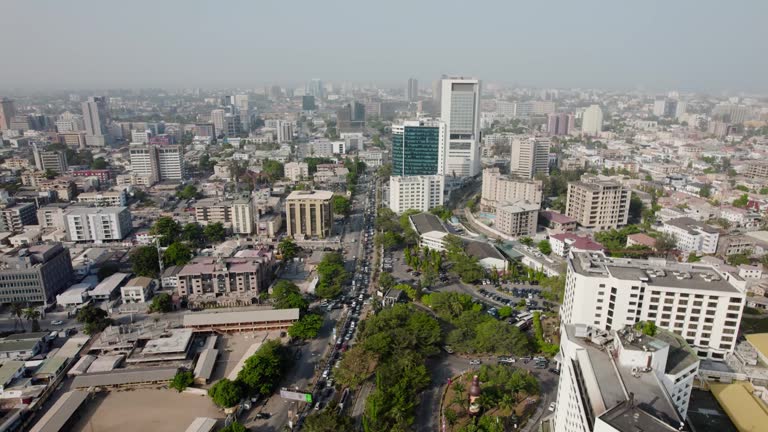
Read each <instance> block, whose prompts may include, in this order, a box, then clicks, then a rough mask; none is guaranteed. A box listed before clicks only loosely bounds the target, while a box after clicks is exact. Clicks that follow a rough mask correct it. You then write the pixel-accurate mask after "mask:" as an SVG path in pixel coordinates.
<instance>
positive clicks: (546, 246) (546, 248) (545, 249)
mask: <svg viewBox="0 0 768 432" xmlns="http://www.w3.org/2000/svg"><path fill="white" fill-rule="evenodd" d="M536 247H537V248H538V249H539V252H541V253H543V254H544V255H549V254H551V253H552V244H550V243H549V240H542V241H540V242H539V243H538V244H536Z"/></svg>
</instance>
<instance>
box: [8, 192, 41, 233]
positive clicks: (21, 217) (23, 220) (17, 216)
mask: <svg viewBox="0 0 768 432" xmlns="http://www.w3.org/2000/svg"><path fill="white" fill-rule="evenodd" d="M36 209H37V207H36V206H35V204H34V203H31V202H29V203H17V202H16V201H15V200H14V199H13V198H10V197H8V196H4V197H0V232H21V231H23V230H24V226H26V225H36V224H37V212H36Z"/></svg>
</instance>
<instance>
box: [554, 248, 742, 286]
mask: <svg viewBox="0 0 768 432" xmlns="http://www.w3.org/2000/svg"><path fill="white" fill-rule="evenodd" d="M569 262H570V263H572V264H573V269H574V270H575V271H576V272H577V273H579V274H582V275H584V276H598V277H613V278H617V279H622V280H635V281H638V282H643V283H646V284H647V285H648V286H663V287H670V288H686V289H697V290H707V291H724V292H730V293H733V294H741V291H740V290H739V289H738V288H736V287H735V286H734V285H733V284H731V283H730V282H729V281H728V275H723V274H721V273H720V272H719V271H718V270H717V269H715V268H714V267H712V266H709V265H704V264H692V263H677V262H672V261H666V260H664V259H662V258H651V259H647V260H644V259H631V258H609V257H607V256H605V255H604V254H603V253H600V252H575V253H573V258H572V259H569Z"/></svg>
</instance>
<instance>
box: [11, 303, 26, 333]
mask: <svg viewBox="0 0 768 432" xmlns="http://www.w3.org/2000/svg"><path fill="white" fill-rule="evenodd" d="M23 314H24V307H23V306H22V305H21V303H11V315H13V316H14V317H15V320H14V321H13V330H14V331H15V330H17V329H18V325H19V324H21V329H22V330H24V323H22V322H21V316H22V315H23Z"/></svg>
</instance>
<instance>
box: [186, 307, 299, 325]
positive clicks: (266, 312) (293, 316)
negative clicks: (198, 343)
mask: <svg viewBox="0 0 768 432" xmlns="http://www.w3.org/2000/svg"><path fill="white" fill-rule="evenodd" d="M298 319H299V309H262V310H250V311H235V312H198V313H188V314H186V315H184V327H190V326H207V325H225V324H238V323H254V322H273V321H295V320H298Z"/></svg>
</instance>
